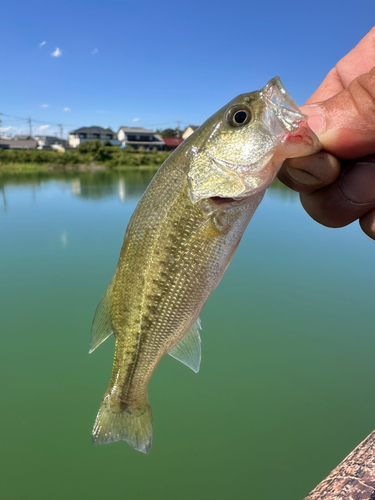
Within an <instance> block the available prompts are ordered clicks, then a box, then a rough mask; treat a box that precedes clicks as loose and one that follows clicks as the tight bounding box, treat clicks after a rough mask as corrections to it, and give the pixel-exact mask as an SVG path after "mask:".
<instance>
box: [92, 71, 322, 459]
mask: <svg viewBox="0 0 375 500" xmlns="http://www.w3.org/2000/svg"><path fill="white" fill-rule="evenodd" d="M319 149H320V145H319V141H318V139H317V137H316V136H315V135H314V134H313V133H312V132H311V130H310V129H309V128H308V126H307V118H306V116H304V115H303V114H301V112H300V110H299V109H298V107H297V105H296V104H295V103H294V101H293V100H292V99H291V98H290V96H289V95H288V94H287V92H286V91H285V89H284V87H283V86H282V84H281V82H280V80H279V78H277V77H276V78H273V79H272V80H270V81H269V82H268V83H267V85H266V86H265V87H264V88H263V89H262V90H259V91H256V92H251V93H248V94H241V95H239V96H238V97H236V98H235V99H233V100H232V101H230V102H229V103H228V104H226V105H225V106H224V107H223V108H222V109H220V110H219V111H218V112H217V113H215V114H214V115H213V116H211V118H209V119H208V120H207V121H206V122H205V123H204V124H203V125H202V126H201V127H199V129H198V130H196V132H195V133H194V134H192V135H191V136H190V137H189V138H188V139H187V140H185V141H184V142H183V143H182V144H181V145H180V146H179V147H178V149H176V150H175V151H174V152H173V153H172V154H171V156H170V157H169V158H168V159H167V160H166V161H165V163H164V164H163V165H162V166H161V167H160V169H159V171H158V172H157V173H156V175H155V177H154V179H153V180H152V182H151V183H150V185H149V187H148V188H147V190H146V192H145V193H144V195H143V197H142V199H141V200H140V202H139V203H138V205H137V207H136V209H135V211H134V213H133V215H132V217H131V219H130V222H129V225H128V227H127V230H126V234H125V238H124V243H123V246H122V249H121V253H120V258H119V261H118V264H117V268H116V271H115V274H114V277H113V279H112V281H111V282H110V284H109V286H108V289H107V291H106V293H105V294H104V296H103V298H102V299H101V301H100V303H99V305H98V307H97V310H96V313H95V317H94V321H93V326H92V334H91V349H90V352H92V351H94V350H95V349H96V348H97V347H98V346H99V345H100V344H101V343H102V342H104V340H105V339H106V338H108V337H109V336H110V335H111V334H112V333H113V334H114V336H115V354H114V362H113V370H112V376H111V380H110V382H109V385H108V388H107V390H106V393H105V395H104V398H103V401H102V404H101V406H100V409H99V412H98V415H97V417H96V421H95V425H94V429H93V433H92V436H93V438H92V439H93V442H94V443H95V444H104V443H111V442H114V441H119V440H125V441H127V442H128V443H129V444H130V445H131V446H133V447H134V448H135V449H136V450H139V451H141V452H143V453H148V451H149V449H150V447H151V444H152V439H153V425H152V412H151V407H150V404H149V401H148V394H147V386H148V383H149V380H150V378H151V375H152V373H153V371H154V370H155V368H156V365H157V364H158V363H159V361H160V360H161V358H162V356H164V354H167V353H168V354H170V355H172V356H174V357H175V358H177V359H178V360H180V361H182V362H183V363H185V364H186V365H187V366H189V367H190V368H192V369H193V370H194V371H195V372H197V371H198V370H199V365H200V359H201V349H200V344H201V341H200V336H199V329H200V322H199V313H200V311H201V309H202V307H203V305H204V303H205V302H206V300H207V298H208V297H209V295H210V293H211V292H212V290H213V289H214V288H215V287H216V286H217V285H218V283H219V281H220V280H221V278H222V276H223V274H224V272H225V270H226V268H227V266H228V265H229V263H230V260H231V259H232V257H233V254H234V253H235V251H236V249H237V246H238V244H239V242H240V240H241V237H242V234H243V232H244V231H245V229H246V226H247V224H248V223H249V221H250V219H251V217H252V215H253V213H254V212H255V210H256V208H257V207H258V205H259V203H260V201H261V200H262V197H263V195H264V192H265V190H266V188H267V187H268V186H269V185H270V183H271V182H272V180H273V179H274V177H275V175H276V174H277V172H278V170H279V168H280V166H281V164H282V162H283V161H284V160H285V159H286V158H290V157H296V156H305V155H308V154H312V153H314V152H316V151H318V150H319Z"/></svg>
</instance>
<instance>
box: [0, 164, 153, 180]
mask: <svg viewBox="0 0 375 500" xmlns="http://www.w3.org/2000/svg"><path fill="white" fill-rule="evenodd" d="M160 166H161V165H124V166H116V167H107V166H105V165H103V164H96V163H91V164H89V165H87V164H83V163H78V164H76V165H69V164H68V165H55V164H50V163H46V164H40V163H6V164H1V163H0V177H1V176H2V175H17V174H20V175H21V174H22V175H25V174H26V175H27V174H52V175H53V174H55V173H64V172H67V173H73V172H77V173H78V172H127V171H129V170H131V171H134V170H157V169H158V168H160Z"/></svg>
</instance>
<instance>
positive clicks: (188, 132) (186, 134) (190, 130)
mask: <svg viewBox="0 0 375 500" xmlns="http://www.w3.org/2000/svg"><path fill="white" fill-rule="evenodd" d="M197 128H199V126H198V125H189V126H188V128H187V129H186V130H185V132H184V133H183V134H182V138H183V139H187V138H188V137H189V135H191V134H192V133H193V132H195V131H196V130H197Z"/></svg>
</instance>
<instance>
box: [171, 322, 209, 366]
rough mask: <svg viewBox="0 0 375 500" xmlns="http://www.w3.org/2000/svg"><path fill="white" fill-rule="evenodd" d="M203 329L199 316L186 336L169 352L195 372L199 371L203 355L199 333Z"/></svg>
mask: <svg viewBox="0 0 375 500" xmlns="http://www.w3.org/2000/svg"><path fill="white" fill-rule="evenodd" d="M201 329H202V327H201V322H200V319H199V318H198V319H197V321H196V322H195V323H194V325H193V326H192V327H191V328H190V330H189V332H188V333H187V334H186V335H185V337H184V338H183V339H182V340H181V341H180V342H179V343H178V344H177V345H176V346H175V347H174V348H173V349H172V350H171V351H170V352H169V353H168V354H169V355H170V356H172V357H173V358H176V359H178V361H181V363H184V365H186V366H188V367H189V368H191V369H192V370H193V372H195V373H198V372H199V365H200V364H201V357H202V353H201V338H200V335H199V330H201Z"/></svg>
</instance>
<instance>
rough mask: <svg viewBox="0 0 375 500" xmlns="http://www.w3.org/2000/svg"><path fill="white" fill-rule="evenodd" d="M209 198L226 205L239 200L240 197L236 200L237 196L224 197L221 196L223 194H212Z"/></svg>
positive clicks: (217, 203) (211, 200) (214, 202)
mask: <svg viewBox="0 0 375 500" xmlns="http://www.w3.org/2000/svg"><path fill="white" fill-rule="evenodd" d="M208 199H209V200H210V202H211V203H213V204H214V205H226V204H228V203H233V202H235V201H239V200H238V199H237V200H236V199H235V198H224V197H221V196H211V197H210V198H208Z"/></svg>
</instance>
